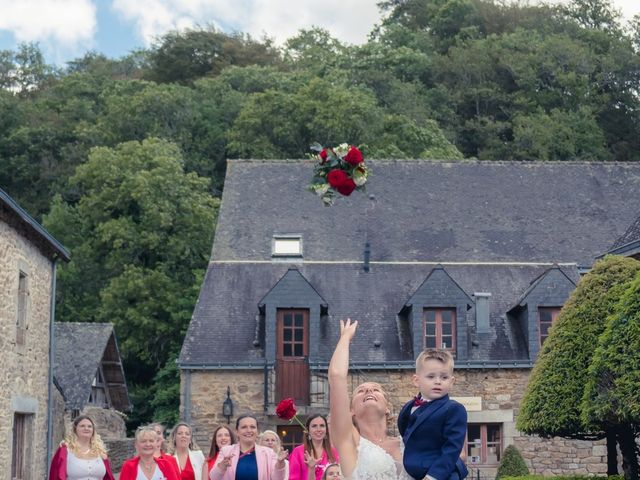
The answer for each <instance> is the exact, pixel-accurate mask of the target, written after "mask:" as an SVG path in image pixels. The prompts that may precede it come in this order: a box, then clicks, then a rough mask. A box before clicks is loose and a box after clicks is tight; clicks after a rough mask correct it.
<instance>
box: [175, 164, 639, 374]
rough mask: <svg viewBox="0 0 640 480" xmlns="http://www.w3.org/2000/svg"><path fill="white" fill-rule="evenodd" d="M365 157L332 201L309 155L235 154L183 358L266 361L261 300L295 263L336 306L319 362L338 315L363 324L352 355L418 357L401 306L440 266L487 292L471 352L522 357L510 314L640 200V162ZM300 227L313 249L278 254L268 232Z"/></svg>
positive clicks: (357, 358)
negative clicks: (487, 330)
mask: <svg viewBox="0 0 640 480" xmlns="http://www.w3.org/2000/svg"><path fill="white" fill-rule="evenodd" d="M369 164H370V166H371V169H372V176H371V177H370V181H369V183H368V185H367V194H365V195H363V194H360V193H358V192H356V193H354V194H353V195H352V196H351V197H349V198H340V199H338V201H337V202H336V204H335V205H334V206H333V207H331V208H327V207H324V206H323V205H322V202H321V201H320V200H319V198H317V197H314V196H313V195H312V194H311V193H309V192H308V191H306V190H305V188H306V185H307V183H308V181H309V179H310V177H311V165H310V163H308V162H305V161H253V160H245V161H233V160H231V161H229V162H228V169H227V177H226V182H225V189H224V193H223V198H222V206H221V210H220V214H219V217H218V223H217V228H216V235H215V240H214V246H213V251H212V260H211V262H210V265H209V268H208V271H207V274H206V276H205V279H204V282H203V285H202V288H201V292H200V297H199V300H198V303H197V305H196V307H195V310H194V313H193V317H192V321H191V324H190V326H189V329H188V331H187V334H186V337H185V340H184V343H183V347H182V352H181V355H180V358H179V363H180V365H181V367H182V368H187V367H188V368H221V367H225V366H227V367H229V366H235V367H255V368H259V367H260V366H261V365H264V353H263V350H262V347H263V345H258V346H255V345H254V340H255V339H256V332H257V331H259V329H258V328H257V325H256V322H257V320H256V316H257V315H258V313H259V309H258V304H259V302H260V300H261V299H262V298H263V297H264V295H265V294H267V292H269V291H270V289H271V288H273V287H274V285H276V283H277V282H278V281H279V280H280V279H281V278H282V277H283V275H284V274H285V273H286V272H287V270H288V269H289V268H291V267H293V268H298V269H299V271H300V273H301V274H302V275H303V276H304V278H305V279H306V280H308V281H309V283H310V284H311V285H312V286H313V288H315V289H316V290H317V292H318V294H319V295H320V296H321V297H322V299H324V301H326V304H327V312H328V316H327V317H323V318H322V319H321V321H324V322H328V325H327V326H326V328H322V329H321V331H322V335H321V338H320V339H318V341H319V342H320V348H319V351H320V354H319V357H318V358H316V359H315V360H313V361H315V362H316V363H318V365H321V364H326V362H328V361H329V359H330V356H331V353H332V351H333V347H334V346H335V343H336V341H337V338H338V334H339V332H338V329H337V325H338V319H341V318H345V317H347V316H350V317H351V318H356V319H358V320H359V321H360V322H361V325H362V327H363V328H361V329H360V332H359V335H357V336H356V338H355V339H354V342H353V349H352V352H353V353H352V357H351V358H352V361H353V362H354V363H359V364H362V365H365V366H366V365H369V366H373V365H382V366H384V365H389V366H392V365H395V364H397V365H406V364H408V363H410V362H411V358H409V357H408V354H407V352H406V350H404V349H403V348H402V346H401V344H400V341H401V339H400V338H399V335H398V331H399V329H398V321H402V320H398V314H399V313H400V312H401V311H402V310H403V308H404V306H405V304H406V303H407V301H408V300H409V299H410V298H411V296H412V294H413V293H414V292H415V291H416V289H417V288H418V287H419V286H420V285H421V284H422V283H423V282H424V280H425V278H426V277H427V276H428V275H429V273H430V272H431V270H432V269H433V268H435V267H436V266H437V265H438V264H442V266H443V267H444V269H445V270H446V272H447V273H448V274H449V275H450V276H451V278H452V279H453V280H454V281H455V282H456V283H457V284H458V285H459V286H460V287H461V288H462V289H463V290H464V291H465V292H466V293H467V294H468V295H469V296H471V295H473V293H474V292H490V293H491V299H490V324H491V327H492V333H491V335H475V333H474V318H473V317H472V312H470V313H469V315H468V316H467V318H466V319H465V321H466V322H467V324H468V328H469V332H470V334H469V352H468V362H470V363H474V362H476V363H477V364H482V363H484V362H493V363H497V362H506V363H508V362H513V364H517V363H518V362H523V363H524V364H526V363H527V362H530V360H531V359H529V357H528V351H527V345H526V344H525V340H524V335H523V333H522V332H520V331H519V327H518V325H516V324H514V323H513V322H512V321H510V319H509V318H508V316H507V315H506V312H508V311H509V310H510V309H511V308H512V307H513V306H514V305H516V304H517V303H518V302H519V300H520V299H521V298H522V297H523V295H524V294H525V293H526V292H527V290H528V289H529V288H530V287H531V283H532V282H534V281H536V279H538V278H539V277H540V276H541V275H542V274H543V273H544V272H545V271H546V270H548V269H549V268H552V266H553V265H554V264H557V265H558V266H559V267H560V268H561V269H562V271H563V273H564V274H565V275H567V276H568V277H569V278H570V279H571V280H572V281H574V282H577V281H578V279H579V266H590V265H591V264H592V262H593V260H594V258H595V257H596V256H597V255H598V254H599V253H601V252H602V251H606V250H607V247H608V246H610V245H611V243H612V241H613V239H615V238H617V237H619V236H620V235H621V234H622V233H623V232H624V230H625V228H626V227H627V226H628V225H629V224H630V223H631V221H632V220H633V219H634V218H635V216H636V215H637V212H638V211H639V207H640V199H639V196H638V195H637V192H638V191H640V164H620V163H606V164H605V163H578V162H567V163H554V162H544V163H542V162H528V163H525V162H520V163H515V162H514V163H511V162H475V161H474V162H459V163H441V162H430V161H400V160H398V161H370V162H369ZM369 196H372V198H370V197H369ZM629 199H638V200H636V201H633V200H632V201H630V200H629ZM292 233H298V234H301V236H302V241H303V251H304V258H303V259H297V260H296V259H291V261H286V260H282V259H272V257H271V242H272V238H273V235H274V234H292ZM366 241H368V242H369V243H370V245H371V270H370V272H368V273H365V272H364V271H363V265H362V260H363V252H364V245H365V242H366ZM376 341H380V342H381V344H380V346H379V347H376V346H375V345H374V343H375V342H376Z"/></svg>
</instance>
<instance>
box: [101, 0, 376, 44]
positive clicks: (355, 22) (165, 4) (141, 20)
mask: <svg viewBox="0 0 640 480" xmlns="http://www.w3.org/2000/svg"><path fill="white" fill-rule="evenodd" d="M112 5H113V9H114V10H115V11H116V12H118V13H119V14H120V15H121V16H122V17H123V18H124V19H126V20H128V21H130V22H133V23H134V24H135V25H136V30H137V35H138V36H139V37H140V38H141V39H142V40H143V41H144V42H145V43H146V44H147V45H149V44H150V43H152V42H153V40H154V39H155V38H156V37H157V36H159V35H162V34H163V33H165V32H167V31H168V30H173V29H182V28H186V27H193V26H195V25H201V26H204V25H208V24H211V25H214V26H216V27H218V28H222V29H224V30H225V31H234V30H235V31H240V32H245V33H249V34H251V35H252V36H253V37H256V38H261V37H262V36H263V35H267V36H269V37H271V38H274V39H275V40H276V41H277V42H278V43H282V42H283V41H284V40H286V39H287V38H290V37H292V36H293V35H295V34H296V33H297V31H298V30H299V29H301V28H310V27H311V26H313V25H317V26H321V27H324V28H326V29H327V30H329V31H330V32H331V34H332V35H333V36H335V37H337V38H338V39H340V40H342V41H344V42H348V43H362V42H364V41H365V40H366V38H367V34H368V33H369V32H370V31H371V29H372V27H373V25H374V24H375V23H376V22H377V21H378V20H379V17H380V15H379V12H378V8H377V7H376V2H375V0H324V1H323V2H318V1H317V0H297V1H295V0H216V1H215V2H212V1H211V0H138V1H136V2H133V1H130V0H113V4H112Z"/></svg>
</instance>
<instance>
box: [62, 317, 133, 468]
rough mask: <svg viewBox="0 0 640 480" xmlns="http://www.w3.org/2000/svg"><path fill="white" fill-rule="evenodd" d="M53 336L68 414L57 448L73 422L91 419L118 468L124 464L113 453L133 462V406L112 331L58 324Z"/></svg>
mask: <svg viewBox="0 0 640 480" xmlns="http://www.w3.org/2000/svg"><path fill="white" fill-rule="evenodd" d="M54 331H55V343H54V345H55V347H54V350H55V355H54V366H53V372H54V378H55V380H56V382H57V384H58V385H59V388H60V391H61V393H62V395H63V396H64V411H63V414H62V415H61V416H59V417H58V419H61V420H62V422H63V426H64V429H62V431H59V430H57V431H56V435H55V436H54V445H57V444H58V442H59V441H60V440H62V438H63V436H64V434H65V433H66V432H67V431H68V429H69V428H70V426H71V422H72V421H73V419H75V418H76V417H77V416H78V415H89V416H91V418H92V419H93V420H94V422H95V424H96V430H97V431H98V433H100V436H101V437H102V439H103V440H104V441H105V443H106V444H107V446H108V447H109V454H110V455H109V456H110V458H111V461H112V465H113V466H114V468H117V467H119V466H120V464H121V463H122V460H124V458H115V457H114V455H113V452H115V451H120V450H123V449H124V450H125V452H126V453H125V455H126V456H129V455H131V454H132V453H133V451H132V449H131V440H127V439H126V433H127V432H126V426H125V422H124V415H125V413H126V412H128V411H129V410H131V401H130V399H129V392H128V390H127V383H126V379H125V375H124V370H123V368H122V360H121V358H120V351H119V349H118V342H117V339H116V334H115V330H114V328H113V325H112V324H111V323H88V322H64V323H61V322H57V323H56V324H55V327H54ZM123 445H124V447H123Z"/></svg>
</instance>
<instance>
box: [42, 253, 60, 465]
mask: <svg viewBox="0 0 640 480" xmlns="http://www.w3.org/2000/svg"><path fill="white" fill-rule="evenodd" d="M57 262H58V258H57V256H56V257H54V259H53V262H51V304H50V306H49V318H50V319H51V321H50V322H49V379H48V385H47V395H48V399H49V400H48V402H47V455H46V457H45V461H46V462H47V463H46V464H45V466H44V471H45V472H48V471H49V465H50V464H51V449H52V448H51V447H52V444H53V359H54V352H55V346H56V345H55V343H56V341H55V330H54V328H55V325H54V323H55V319H56V271H57Z"/></svg>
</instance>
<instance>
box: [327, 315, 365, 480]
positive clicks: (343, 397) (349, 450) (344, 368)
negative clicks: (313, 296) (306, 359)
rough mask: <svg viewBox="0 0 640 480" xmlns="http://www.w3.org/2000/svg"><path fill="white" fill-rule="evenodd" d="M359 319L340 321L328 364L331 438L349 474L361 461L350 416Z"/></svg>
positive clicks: (343, 469) (343, 466)
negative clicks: (351, 349)
mask: <svg viewBox="0 0 640 480" xmlns="http://www.w3.org/2000/svg"><path fill="white" fill-rule="evenodd" d="M357 326H358V322H357V320H356V321H353V322H352V321H351V319H349V318H348V319H347V320H340V339H339V340H338V344H337V345H336V349H335V350H334V352H333V356H332V357H331V362H330V363H329V399H330V400H329V405H330V412H331V422H330V426H329V428H330V431H331V432H330V433H331V441H332V443H333V445H334V446H335V447H336V450H338V455H340V466H341V468H342V473H343V475H344V476H345V477H349V476H350V475H351V473H352V472H353V470H354V469H355V467H356V463H357V461H358V445H357V439H356V436H357V431H356V429H355V427H354V426H353V421H352V419H351V402H350V399H349V388H348V376H349V343H350V342H351V339H352V338H353V336H354V335H355V333H356V328H357Z"/></svg>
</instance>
